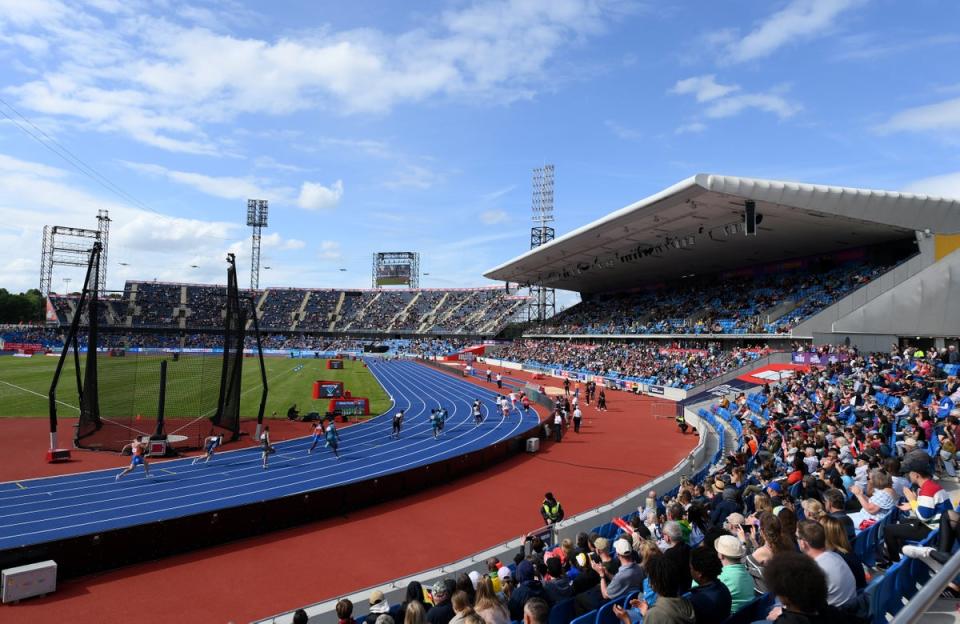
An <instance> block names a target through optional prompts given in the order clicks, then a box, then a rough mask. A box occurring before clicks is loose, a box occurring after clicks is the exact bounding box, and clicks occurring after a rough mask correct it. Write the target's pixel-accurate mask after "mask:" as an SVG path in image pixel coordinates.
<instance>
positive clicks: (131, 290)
mask: <svg viewBox="0 0 960 624" xmlns="http://www.w3.org/2000/svg"><path fill="white" fill-rule="evenodd" d="M222 290H223V289H222V287H219V286H213V285H198V284H169V283H156V282H127V284H126V286H125V288H124V291H123V294H122V295H118V298H117V300H116V301H115V302H111V301H110V300H107V299H105V300H104V305H103V306H102V311H101V313H102V314H103V315H104V316H105V318H108V319H109V323H105V325H110V326H112V327H138V328H145V329H179V330H184V331H187V332H190V330H210V329H214V328H216V327H219V325H220V324H221V323H222V300H223V295H222ZM242 294H246V295H249V293H246V291H243V293H242ZM255 299H256V305H257V310H258V313H259V315H260V316H259V318H260V326H261V328H262V329H263V330H264V331H265V332H282V333H285V334H294V333H321V332H322V333H335V334H344V333H351V334H386V333H399V334H414V335H415V334H428V335H433V334H468V335H484V336H493V335H496V334H497V333H499V332H500V331H501V330H502V329H503V328H504V327H506V326H507V325H508V324H509V323H510V322H511V321H512V320H513V319H514V317H515V316H516V315H517V313H518V312H520V311H521V310H522V309H523V308H524V306H525V305H526V299H525V298H523V297H517V296H509V295H506V294H505V293H504V291H503V289H500V288H476V289H455V290H442V289H422V290H362V291H359V290H304V289H291V288H270V289H267V290H266V291H264V292H263V293H260V294H258V295H255ZM49 301H50V304H51V306H52V308H53V310H54V311H55V319H50V320H51V321H55V323H56V324H58V325H59V326H61V327H62V326H66V325H69V323H70V321H71V319H72V318H73V310H74V309H75V307H76V297H75V296H62V295H55V294H51V295H50V297H49Z"/></svg>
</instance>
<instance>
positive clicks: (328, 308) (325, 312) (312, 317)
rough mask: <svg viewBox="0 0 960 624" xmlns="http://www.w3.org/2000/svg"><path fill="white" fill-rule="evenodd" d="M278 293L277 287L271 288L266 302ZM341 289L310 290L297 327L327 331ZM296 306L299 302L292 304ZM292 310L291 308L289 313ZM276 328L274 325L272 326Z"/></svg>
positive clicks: (306, 329)
mask: <svg viewBox="0 0 960 624" xmlns="http://www.w3.org/2000/svg"><path fill="white" fill-rule="evenodd" d="M275 293H276V294H278V295H279V289H272V290H270V292H268V293H267V303H270V298H271V297H273V296H274V294H275ZM340 295H341V291H339V290H311V291H310V293H309V295H308V298H307V303H306V305H305V306H304V308H303V318H302V319H300V322H299V323H298V324H297V329H301V330H305V331H327V330H328V329H329V328H330V322H331V321H332V320H333V316H332V315H333V313H334V311H335V310H336V309H337V302H338V301H340ZM294 305H295V306H296V307H299V306H300V303H295V304H294ZM292 312H293V310H291V313H292ZM272 327H275V328H277V327H276V326H272Z"/></svg>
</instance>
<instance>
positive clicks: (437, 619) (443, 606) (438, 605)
mask: <svg viewBox="0 0 960 624" xmlns="http://www.w3.org/2000/svg"><path fill="white" fill-rule="evenodd" d="M430 593H431V595H432V596H433V608H432V609H430V610H429V611H427V622H429V624H449V623H450V620H452V619H453V615H454V614H453V605H452V604H450V593H449V591H447V586H446V584H445V583H444V582H443V581H438V582H436V583H434V584H433V588H432V590H431V592H430Z"/></svg>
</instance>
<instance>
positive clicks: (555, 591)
mask: <svg viewBox="0 0 960 624" xmlns="http://www.w3.org/2000/svg"><path fill="white" fill-rule="evenodd" d="M547 574H549V575H550V580H549V581H547V582H546V583H544V584H543V590H544V591H545V592H546V593H547V602H549V603H550V605H551V606H552V605H555V604H557V603H558V602H560V601H561V600H563V599H564V598H572V597H573V583H571V582H570V579H569V578H567V575H566V574H564V573H563V564H561V563H560V557H550V558H549V559H547Z"/></svg>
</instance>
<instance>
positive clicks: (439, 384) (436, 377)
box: [4, 364, 523, 539]
mask: <svg viewBox="0 0 960 624" xmlns="http://www.w3.org/2000/svg"><path fill="white" fill-rule="evenodd" d="M409 366H414V367H416V371H417V373H419V376H420V377H422V378H423V383H422V384H420V387H419V390H420V391H421V392H422V390H423V389H424V387H426V386H429V387H430V389H434V388H436V389H440V390H443V391H446V392H448V393H449V394H452V395H460V396H467V395H468V392H467V390H465V389H464V388H465V386H466V387H470V386H471V385H470V384H465V383H464V382H459V383H458V381H457V380H455V379H452V378H449V377H447V376H445V375H442V374H441V373H438V372H436V371H432V370H430V369H426V368H423V367H420V366H418V365H416V364H410V365H409ZM409 366H404V368H408V367H409ZM411 370H413V369H411ZM381 372H382V371H381ZM390 372H391V373H393V372H394V371H390ZM383 374H384V375H385V376H387V377H391V379H390V381H393V379H392V377H393V375H389V374H387V373H385V372H383ZM397 377H400V375H397ZM431 377H432V379H431ZM394 383H395V384H396V385H397V386H398V388H399V387H403V388H405V389H410V384H409V383H404V382H402V381H396V382H394ZM481 390H483V389H481ZM411 394H412V396H413V397H414V398H415V399H416V400H417V401H418V402H420V403H421V404H422V405H424V409H423V410H421V411H419V412H418V414H417V415H419V414H420V413H424V412H425V409H426V401H424V400H423V399H422V397H421V395H420V393H418V392H416V391H414V392H412V393H411ZM470 394H472V395H473V396H475V395H476V391H474V392H472V393H470ZM484 394H492V393H491V392H489V391H484ZM464 402H465V403H469V398H467V399H464ZM457 411H459V409H458V405H457V404H456V403H454V414H456V412H457ZM467 411H468V412H469V410H467ZM468 416H469V414H468ZM465 420H466V419H465ZM503 420H504V419H503V418H502V416H501V420H500V423H502V422H503ZM452 421H453V418H451V422H452ZM458 424H459V423H458ZM522 424H523V417H522V414H521V418H520V419H519V420H518V421H517V422H516V424H515V425H514V426H513V427H512V428H511V430H510V431H509V432H507V434H506V437H500V438H499V439H497V440H494V441H492V443H496V442H499V441H502V440H503V439H507V438H508V437H509V436H510V435H512V434H513V433H514V432H515V431H516V430H517V429H518V428H519V427H520V426H521V425H522ZM425 425H426V423H424V427H423V428H424V429H425V428H426V426H425ZM475 428H476V427H471V428H468V429H467V430H465V431H464V432H463V433H461V434H460V435H458V436H455V437H453V438H448V439H450V440H457V439H459V438H462V437H465V436H466V435H467V434H468V433H470V432H471V431H472V430H473V429H475ZM496 429H499V424H498V426H496V427H495V428H494V431H496ZM348 431H349V429H348ZM371 433H372V432H371ZM490 433H493V432H492V431H491V432H490ZM487 435H489V434H488V433H485V434H484V437H485V436H487ZM364 437H367V436H364ZM473 442H474V441H467V442H464V443H462V444H459V445H456V446H453V447H451V448H444V449H440V451H439V452H436V453H433V454H431V455H428V456H426V457H424V456H422V455H420V456H419V457H418V459H415V460H414V461H412V462H407V463H406V464H400V465H399V466H394V467H393V468H388V469H385V470H383V471H381V472H379V473H375V474H369V473H366V474H363V475H361V477H362V478H374V477H377V476H381V475H382V474H390V473H392V472H395V471H396V470H397V469H398V468H399V469H403V468H406V467H410V466H414V465H422V464H423V463H424V460H429V459H433V458H436V457H442V456H445V455H447V456H450V457H454V456H456V453H453V451H456V450H459V449H461V448H464V447H466V446H471V445H472V443H473ZM415 446H420V445H419V444H418V445H415ZM246 450H248V451H250V450H253V451H257V449H246ZM413 450H416V449H413ZM410 455H418V453H414V452H411V453H403V454H401V455H399V456H397V457H390V458H388V459H386V460H384V461H380V462H376V463H375V464H372V466H375V465H379V464H388V465H389V464H393V463H394V461H395V460H396V459H402V458H405V457H409V456H410ZM327 463H329V464H330V465H331V466H333V465H336V464H334V463H333V460H332V459H330V460H328V462H327ZM370 466H371V465H368V466H365V467H366V468H369V467H370ZM357 470H358V469H351V470H348V471H346V473H354V472H357ZM343 474H345V473H344V472H341V473H340V475H341V476H342V475H343ZM227 480H233V479H227ZM277 480H282V481H284V482H285V481H286V479H285V478H271V479H267V481H277ZM315 480H316V477H313V478H310V479H306V480H300V481H294V482H292V483H285V484H282V485H280V486H270V487H267V488H262V489H260V490H254V491H253V492H249V491H244V492H243V493H241V494H235V495H231V496H225V497H221V498H217V499H206V500H204V501H199V502H195V503H188V504H185V505H179V506H173V507H166V509H183V508H189V507H196V506H198V505H203V504H205V503H213V502H218V501H221V500H229V499H234V498H239V497H242V496H244V495H248V494H251V493H261V492H270V491H273V490H278V489H281V490H282V489H286V488H288V487H289V486H291V485H292V486H297V485H301V484H305V483H310V482H312V481H315ZM355 480H356V479H354V478H347V479H343V480H341V481H338V482H334V483H330V482H327V483H326V485H327V487H333V486H336V485H342V484H344V483H349V482H351V481H355ZM124 491H125V492H126V493H127V494H129V489H125V490H124ZM205 491H209V483H207V484H206V485H205ZM303 491H310V489H307V490H301V491H298V492H294V494H297V493H302V492H303ZM181 498H187V497H186V496H177V497H173V498H172V499H163V500H177V499H181ZM125 500H128V498H127V497H125ZM93 502H104V501H93ZM157 502H158V499H155V498H154V499H152V501H151V507H152V509H151V510H150V511H149V512H144V513H135V514H128V515H126V516H119V517H113V518H110V519H98V520H97V521H92V522H85V523H78V524H74V525H69V526H66V527H59V528H50V529H46V530H42V531H35V532H30V533H24V534H20V535H12V536H6V537H5V538H4V539H14V538H16V537H21V536H25V535H33V534H39V533H47V532H53V531H66V530H69V529H71V528H77V527H81V526H88V525H90V524H96V523H97V522H116V521H117V520H122V519H126V518H132V517H139V516H144V515H152V514H153V513H154V512H155V505H156V503H157ZM78 506H80V505H78ZM90 513H99V512H96V511H91V512H85V513H82V514H77V515H89V514H90ZM12 515H20V514H12ZM67 517H70V516H60V517H59V518H50V519H48V520H47V521H46V522H50V521H51V520H57V519H65V518H67ZM18 524H28V523H17V524H16V525H18ZM16 525H10V526H16Z"/></svg>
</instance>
